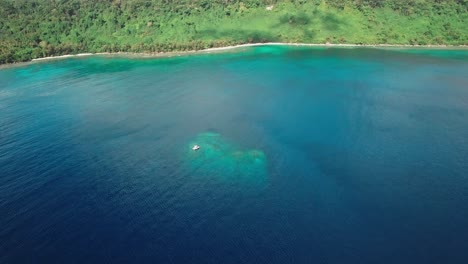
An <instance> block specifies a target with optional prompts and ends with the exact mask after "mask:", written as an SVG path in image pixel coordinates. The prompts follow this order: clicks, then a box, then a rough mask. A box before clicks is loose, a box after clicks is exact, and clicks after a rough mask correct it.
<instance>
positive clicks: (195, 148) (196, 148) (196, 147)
mask: <svg viewBox="0 0 468 264" xmlns="http://www.w3.org/2000/svg"><path fill="white" fill-rule="evenodd" d="M199 149H200V146H198V145H195V146H193V148H192V150H199Z"/></svg>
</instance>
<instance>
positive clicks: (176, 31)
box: [0, 0, 468, 63]
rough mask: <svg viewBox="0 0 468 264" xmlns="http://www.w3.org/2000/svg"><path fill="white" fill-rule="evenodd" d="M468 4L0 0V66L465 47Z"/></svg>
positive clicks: (413, 0)
mask: <svg viewBox="0 0 468 264" xmlns="http://www.w3.org/2000/svg"><path fill="white" fill-rule="evenodd" d="M466 25H468V0H447V1H444V0H405V1H401V0H309V1H306V0H297V1H294V0H293V1H284V0H277V1H275V0H244V1H232V0H174V1H169V0H146V1H145V0H128V1H124V0H105V1H104V0H99V1H91V0H61V1H60V0H16V1H15V0H0V63H12V62H19V61H27V60H30V59H33V58H39V57H45V56H52V55H63V54H73V53H79V52H118V51H128V52H161V51H182V50H197V49H203V48H209V47H219V46H226V45H233V44H241V43H252V42H268V41H272V42H304V43H325V42H330V43H354V44H360V43H362V44H382V43H386V44H419V45H427V44H448V45H466V44H468V27H467V26H466Z"/></svg>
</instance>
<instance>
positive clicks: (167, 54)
mask: <svg viewBox="0 0 468 264" xmlns="http://www.w3.org/2000/svg"><path fill="white" fill-rule="evenodd" d="M258 46H296V47H325V48H326V47H329V48H359V47H364V48H409V49H460V50H468V45H458V46H452V45H410V44H331V43H326V44H318V43H288V42H265V43H247V44H239V45H232V46H225V47H216V48H207V49H201V50H190V51H174V52H156V53H147V52H141V53H137V52H97V53H89V52H88V53H78V54H66V55H59V56H49V57H44V58H37V59H32V60H31V61H27V62H17V63H10V64H3V65H0V69H3V68H8V67H14V66H22V65H28V64H31V63H35V62H41V61H49V60H60V59H67V58H75V57H86V56H115V55H123V56H131V57H142V58H156V57H173V56H183V55H190V54H203V53H208V54H209V53H212V52H224V51H232V50H235V49H240V48H248V47H258Z"/></svg>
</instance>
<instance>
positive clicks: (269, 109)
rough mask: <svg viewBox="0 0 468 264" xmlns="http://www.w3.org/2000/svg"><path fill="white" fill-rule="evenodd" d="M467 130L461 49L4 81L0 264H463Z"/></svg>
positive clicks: (214, 59)
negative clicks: (195, 148)
mask: <svg viewBox="0 0 468 264" xmlns="http://www.w3.org/2000/svg"><path fill="white" fill-rule="evenodd" d="M467 116H468V51H466V50H465V51H463V50H401V49H395V50H385V49H359V48H353V49H337V48H299V47H294V48H292V47H279V46H267V47H255V48H245V49H243V50H242V52H229V53H222V54H205V55H193V56H181V57H173V58H157V59H129V58H123V57H113V58H111V57H86V58H74V59H67V60H58V61H49V62H42V63H35V64H31V65H27V66H21V67H14V68H8V69H3V70H0V226H1V227H2V228H1V229H0V263H464V262H465V261H466V259H467V258H468V253H467V251H466V238H467V237H468V222H467V220H466V219H468V118H467ZM195 144H199V145H200V146H201V149H200V150H198V151H192V150H191V148H192V147H193V145H195Z"/></svg>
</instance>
